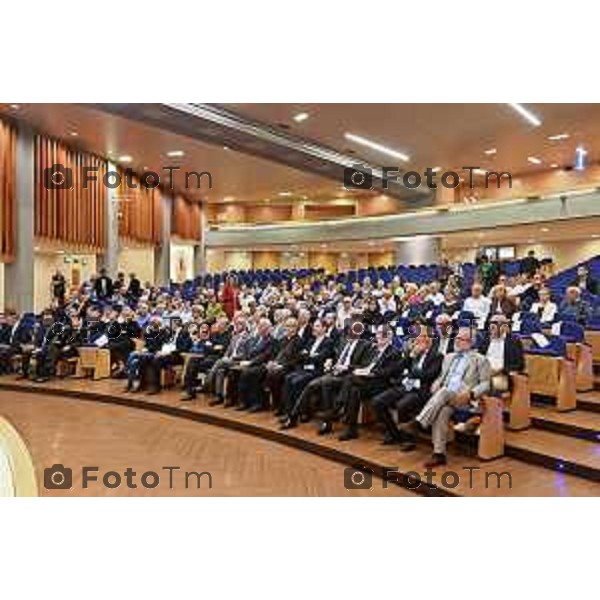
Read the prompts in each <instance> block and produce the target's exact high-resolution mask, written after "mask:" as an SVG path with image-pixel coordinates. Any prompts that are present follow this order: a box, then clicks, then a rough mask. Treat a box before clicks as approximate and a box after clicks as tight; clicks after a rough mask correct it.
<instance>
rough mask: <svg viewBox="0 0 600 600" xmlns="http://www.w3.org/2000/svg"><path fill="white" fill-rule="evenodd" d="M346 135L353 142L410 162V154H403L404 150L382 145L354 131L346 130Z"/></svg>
mask: <svg viewBox="0 0 600 600" xmlns="http://www.w3.org/2000/svg"><path fill="white" fill-rule="evenodd" d="M344 137H345V138H346V139H347V140H349V141H351V142H355V143H356V144H360V145H361V146H366V147H367V148H371V149H372V150H376V151H377V152H381V153H382V154H388V155H389V156H392V157H394V158H397V159H399V160H402V161H404V162H408V161H409V160H410V156H408V155H407V154H403V153H402V152H398V151H397V150H393V149H392V148H388V147H386V146H382V145H381V144H378V143H377V142H372V141H371V140H368V139H367V138H364V137H362V136H360V135H355V134H354V133H348V132H346V133H345V134H344Z"/></svg>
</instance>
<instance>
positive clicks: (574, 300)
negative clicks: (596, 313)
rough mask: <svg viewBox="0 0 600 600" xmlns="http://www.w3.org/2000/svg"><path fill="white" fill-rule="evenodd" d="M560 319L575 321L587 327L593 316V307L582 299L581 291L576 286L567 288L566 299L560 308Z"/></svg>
mask: <svg viewBox="0 0 600 600" xmlns="http://www.w3.org/2000/svg"><path fill="white" fill-rule="evenodd" d="M558 312H559V318H560V319H573V320H574V321H576V322H577V323H579V324H580V325H585V324H586V322H587V320H588V319H589V318H590V315H591V314H592V309H591V306H590V305H589V304H588V303H587V302H586V301H585V300H583V299H582V297H581V289H580V288H578V287H575V286H571V287H569V288H567V291H566V293H565V297H564V299H563V301H562V302H561V303H560V306H559V307H558Z"/></svg>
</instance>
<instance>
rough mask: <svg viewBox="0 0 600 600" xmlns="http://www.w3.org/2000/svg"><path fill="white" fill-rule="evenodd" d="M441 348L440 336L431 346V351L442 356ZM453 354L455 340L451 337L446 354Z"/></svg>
mask: <svg viewBox="0 0 600 600" xmlns="http://www.w3.org/2000/svg"><path fill="white" fill-rule="evenodd" d="M440 346H441V342H440V336H439V335H438V336H436V337H435V338H434V339H433V343H432V344H431V349H432V350H433V351H434V352H435V353H436V354H441V350H440ZM452 352H454V338H453V337H451V338H450V339H449V340H448V346H447V347H446V354H451V353H452Z"/></svg>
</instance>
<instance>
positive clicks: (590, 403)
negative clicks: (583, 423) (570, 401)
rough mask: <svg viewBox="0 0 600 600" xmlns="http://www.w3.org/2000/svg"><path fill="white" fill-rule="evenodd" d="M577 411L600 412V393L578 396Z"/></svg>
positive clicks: (585, 393)
mask: <svg viewBox="0 0 600 600" xmlns="http://www.w3.org/2000/svg"><path fill="white" fill-rule="evenodd" d="M577 409H578V410H579V409H581V410H587V411H590V412H600V393H598V392H595V391H594V392H584V393H579V394H577Z"/></svg>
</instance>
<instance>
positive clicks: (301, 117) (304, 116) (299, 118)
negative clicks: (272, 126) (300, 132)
mask: <svg viewBox="0 0 600 600" xmlns="http://www.w3.org/2000/svg"><path fill="white" fill-rule="evenodd" d="M309 116H310V115H309V114H308V113H305V112H301V113H298V114H297V115H294V121H296V123H302V121H306V119H308V117H309Z"/></svg>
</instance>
